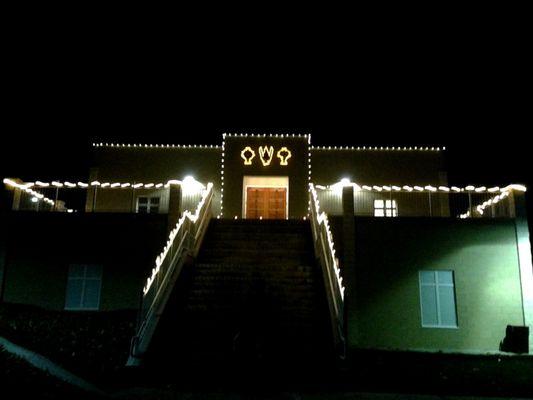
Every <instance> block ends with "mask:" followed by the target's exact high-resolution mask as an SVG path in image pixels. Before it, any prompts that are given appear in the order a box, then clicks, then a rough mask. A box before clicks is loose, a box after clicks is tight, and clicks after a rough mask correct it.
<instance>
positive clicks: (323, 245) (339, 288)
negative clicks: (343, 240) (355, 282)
mask: <svg viewBox="0 0 533 400" xmlns="http://www.w3.org/2000/svg"><path fill="white" fill-rule="evenodd" d="M309 203H310V212H311V215H310V217H311V218H310V219H311V227H312V231H313V239H314V242H315V255H316V257H317V259H318V260H319V261H320V264H321V267H322V271H323V274H324V280H325V284H326V292H327V296H328V304H329V308H330V316H331V322H332V328H333V338H334V340H335V345H336V348H337V349H338V351H339V354H340V357H341V358H344V357H345V339H344V286H343V284H342V276H341V273H340V267H339V261H338V259H337V258H336V257H335V246H334V243H333V235H332V233H331V229H330V227H329V222H328V216H327V215H326V213H325V212H322V213H321V212H320V202H319V201H318V196H317V193H316V190H315V187H314V185H313V184H312V183H310V184H309Z"/></svg>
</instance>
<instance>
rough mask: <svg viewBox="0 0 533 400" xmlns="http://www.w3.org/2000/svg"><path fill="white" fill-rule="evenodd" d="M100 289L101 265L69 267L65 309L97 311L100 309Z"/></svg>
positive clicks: (73, 265) (74, 265)
mask: <svg viewBox="0 0 533 400" xmlns="http://www.w3.org/2000/svg"><path fill="white" fill-rule="evenodd" d="M101 288H102V266H101V265H93V264H71V265H69V269H68V281H67V294H66V299H65V309H66V310H98V308H99V307H100V290H101Z"/></svg>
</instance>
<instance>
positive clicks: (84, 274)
mask: <svg viewBox="0 0 533 400" xmlns="http://www.w3.org/2000/svg"><path fill="white" fill-rule="evenodd" d="M73 265H82V266H83V277H81V276H80V277H70V268H71V266H73ZM88 266H97V267H100V277H98V278H88V277H87V267H88ZM68 268H69V270H68V275H67V287H66V289H65V307H64V310H66V311H98V310H100V300H101V297H102V281H103V275H104V271H103V269H104V268H103V266H102V265H100V264H69V266H68ZM75 280H79V281H82V287H81V297H80V305H79V307H67V298H66V296H67V293H68V288H69V282H70V281H75ZM86 281H99V282H100V285H99V286H98V300H97V306H96V307H84V306H83V301H84V298H85V282H86Z"/></svg>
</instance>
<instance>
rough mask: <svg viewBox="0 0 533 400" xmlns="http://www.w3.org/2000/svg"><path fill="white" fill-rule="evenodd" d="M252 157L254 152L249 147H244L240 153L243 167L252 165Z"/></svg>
mask: <svg viewBox="0 0 533 400" xmlns="http://www.w3.org/2000/svg"><path fill="white" fill-rule="evenodd" d="M254 157H255V151H253V150H252V148H251V147H250V146H246V147H245V148H244V150H243V151H241V158H242V159H243V160H244V165H252V160H253V159H254Z"/></svg>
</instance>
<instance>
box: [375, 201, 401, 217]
mask: <svg viewBox="0 0 533 400" xmlns="http://www.w3.org/2000/svg"><path fill="white" fill-rule="evenodd" d="M397 216H398V206H397V205H396V200H374V217H397Z"/></svg>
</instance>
